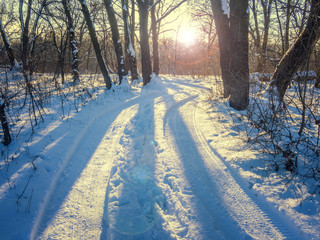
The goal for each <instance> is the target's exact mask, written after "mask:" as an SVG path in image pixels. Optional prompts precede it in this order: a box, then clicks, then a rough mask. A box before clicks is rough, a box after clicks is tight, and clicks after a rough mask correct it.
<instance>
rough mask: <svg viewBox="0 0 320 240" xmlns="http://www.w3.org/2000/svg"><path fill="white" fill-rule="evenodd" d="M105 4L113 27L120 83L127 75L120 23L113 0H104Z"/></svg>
mask: <svg viewBox="0 0 320 240" xmlns="http://www.w3.org/2000/svg"><path fill="white" fill-rule="evenodd" d="M104 5H105V7H106V10H107V14H108V19H109V23H110V27H111V32H112V41H113V45H114V49H115V53H116V56H117V61H118V76H119V83H121V81H122V79H123V77H124V76H126V75H127V71H126V67H125V61H124V57H123V51H122V46H121V40H120V37H119V30H118V23H117V19H116V15H115V12H114V9H113V6H112V1H111V0H104Z"/></svg>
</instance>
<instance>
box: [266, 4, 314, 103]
mask: <svg viewBox="0 0 320 240" xmlns="http://www.w3.org/2000/svg"><path fill="white" fill-rule="evenodd" d="M319 27H320V0H312V1H311V8H310V13H309V17H308V21H307V24H306V27H305V29H304V30H303V31H302V33H301V34H300V35H299V37H298V38H297V39H296V41H295V42H294V43H293V44H292V46H291V47H290V48H289V50H288V51H287V52H286V53H285V54H284V56H283V57H282V59H281V60H280V62H279V64H278V65H277V67H276V69H275V71H274V73H273V75H272V77H271V80H272V81H271V87H276V91H277V94H278V97H279V100H280V101H283V98H284V95H285V93H286V91H287V88H288V86H289V84H290V81H291V79H292V77H293V75H294V74H295V73H296V71H297V70H298V68H299V67H301V66H302V65H303V64H304V63H305V62H306V60H307V59H308V57H309V56H310V54H311V51H312V49H313V47H314V45H315V44H316V42H317V40H318V39H319Z"/></svg>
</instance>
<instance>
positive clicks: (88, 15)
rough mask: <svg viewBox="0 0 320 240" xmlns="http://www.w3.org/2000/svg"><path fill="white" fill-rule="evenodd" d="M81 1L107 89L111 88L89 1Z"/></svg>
mask: <svg viewBox="0 0 320 240" xmlns="http://www.w3.org/2000/svg"><path fill="white" fill-rule="evenodd" d="M79 2H80V4H81V10H82V13H83V15H84V18H85V20H86V23H87V26H88V29H89V34H90V38H91V42H92V45H93V48H94V51H95V53H96V57H97V61H98V64H99V67H100V71H101V73H102V75H103V78H104V82H105V84H106V87H107V89H110V88H111V85H112V83H111V78H110V75H109V72H108V70H107V68H106V65H105V63H104V60H103V58H102V55H101V49H100V45H99V42H98V38H97V34H96V30H95V28H94V25H93V22H92V20H91V17H90V13H89V10H88V7H87V3H86V1H85V0H79Z"/></svg>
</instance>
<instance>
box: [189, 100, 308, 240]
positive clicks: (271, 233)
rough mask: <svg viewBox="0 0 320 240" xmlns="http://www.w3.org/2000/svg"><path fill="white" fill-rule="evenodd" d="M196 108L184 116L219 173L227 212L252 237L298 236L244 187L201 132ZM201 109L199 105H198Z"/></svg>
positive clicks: (210, 162)
mask: <svg viewBox="0 0 320 240" xmlns="http://www.w3.org/2000/svg"><path fill="white" fill-rule="evenodd" d="M199 110H200V109H199V108H197V107H196V106H194V107H193V111H190V112H188V114H187V116H186V119H188V121H189V122H190V124H189V126H191V128H192V130H191V131H192V132H193V135H194V137H195V138H197V139H198V140H199V146H200V148H202V149H203V150H202V152H203V153H205V154H204V155H207V157H204V159H209V160H212V161H208V160H207V165H208V168H210V169H216V170H218V171H221V172H222V174H221V175H220V174H215V173H214V171H212V173H213V175H214V176H217V177H216V180H217V183H218V186H219V187H220V186H221V188H219V191H220V194H221V195H223V196H224V198H225V199H226V201H225V205H226V206H227V208H228V209H229V212H230V214H231V215H232V216H233V217H234V218H235V219H236V220H237V222H238V223H239V225H240V226H241V227H242V228H243V229H244V230H245V231H246V233H248V234H249V235H250V236H251V237H253V238H255V239H302V236H301V235H300V232H298V230H297V229H296V228H295V227H293V225H292V223H289V222H288V221H287V219H284V218H283V217H282V216H280V215H279V212H277V210H276V209H274V208H273V207H270V206H268V204H267V203H266V200H265V199H262V198H258V196H257V195H255V192H253V191H251V190H249V189H246V186H247V185H246V184H245V182H244V181H243V179H242V178H241V177H240V176H238V175H237V173H234V172H233V169H232V168H231V167H230V166H228V165H227V163H225V162H224V158H223V157H222V156H221V155H220V154H219V153H218V152H217V151H216V150H215V149H214V148H213V147H211V146H210V145H209V144H208V142H207V140H206V138H205V134H204V132H203V129H201V128H200V127H199V125H200V124H199V121H200V120H204V119H205V117H206V116H204V117H203V118H201V119H200V118H199V117H198V118H197V116H199V115H198V114H197V111H199ZM201 111H203V109H201Z"/></svg>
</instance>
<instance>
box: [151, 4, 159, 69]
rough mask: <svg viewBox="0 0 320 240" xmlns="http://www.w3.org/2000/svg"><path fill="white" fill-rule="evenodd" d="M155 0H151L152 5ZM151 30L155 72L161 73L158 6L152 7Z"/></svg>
mask: <svg viewBox="0 0 320 240" xmlns="http://www.w3.org/2000/svg"><path fill="white" fill-rule="evenodd" d="M153 4H154V0H151V5H153ZM151 31H152V51H153V72H154V73H156V74H157V75H159V70H160V62H159V43H158V28H157V20H156V6H153V7H152V9H151Z"/></svg>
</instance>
